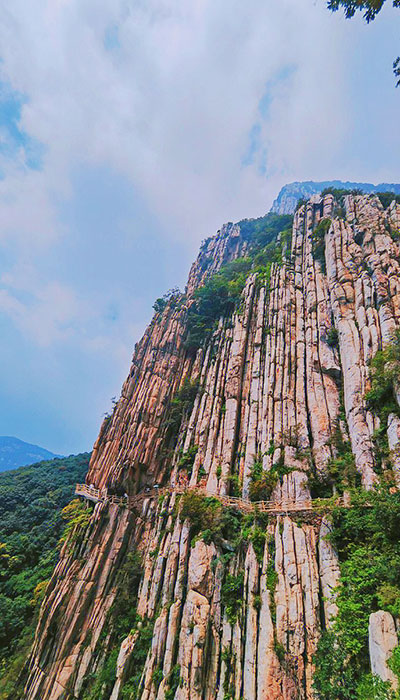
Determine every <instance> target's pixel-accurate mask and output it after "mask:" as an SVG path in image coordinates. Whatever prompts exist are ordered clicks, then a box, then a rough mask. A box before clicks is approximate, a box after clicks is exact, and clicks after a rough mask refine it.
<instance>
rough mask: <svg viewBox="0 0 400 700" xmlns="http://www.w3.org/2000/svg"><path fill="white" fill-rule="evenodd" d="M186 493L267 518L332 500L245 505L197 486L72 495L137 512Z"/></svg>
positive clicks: (85, 489) (90, 489) (87, 489)
mask: <svg viewBox="0 0 400 700" xmlns="http://www.w3.org/2000/svg"><path fill="white" fill-rule="evenodd" d="M187 492H196V493H199V494H201V495H203V496H209V497H213V498H216V499H217V500H218V501H220V503H221V504H222V505H223V506H225V507H226V508H237V509H238V510H241V511H243V512H244V513H252V512H254V511H258V512H259V513H271V514H276V513H303V512H307V511H314V512H315V511H318V510H319V509H320V508H321V507H323V505H324V503H325V504H326V505H328V504H329V505H330V506H332V499H329V498H327V499H321V498H319V499H317V500H316V501H312V500H307V501H303V500H301V501H291V500H282V501H245V500H243V499H242V498H237V497H235V496H224V495H221V494H218V493H211V492H209V491H207V490H206V489H204V488H202V487H200V486H188V487H186V488H184V487H180V486H178V487H174V488H172V489H171V488H169V487H164V488H152V489H150V490H149V491H142V492H141V493H139V494H137V495H136V496H133V497H132V498H129V497H128V496H114V495H112V494H108V493H107V490H102V491H100V490H99V489H96V488H95V487H94V486H93V485H92V484H89V485H88V484H77V485H76V489H75V493H76V495H77V496H83V497H84V498H87V499H88V500H90V501H93V502H94V503H97V502H107V503H114V504H118V505H120V506H124V507H128V508H137V507H138V506H140V505H142V504H143V502H144V501H145V500H146V499H148V498H155V497H158V496H161V495H162V496H163V495H166V494H169V493H177V494H182V493H187ZM335 505H337V506H344V505H346V504H345V501H344V499H343V497H338V498H337V499H335Z"/></svg>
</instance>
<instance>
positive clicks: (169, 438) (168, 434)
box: [163, 377, 200, 447]
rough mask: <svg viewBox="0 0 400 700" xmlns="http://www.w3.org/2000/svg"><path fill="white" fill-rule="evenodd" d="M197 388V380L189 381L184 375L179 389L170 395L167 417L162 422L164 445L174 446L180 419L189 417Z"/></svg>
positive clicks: (180, 422)
mask: <svg viewBox="0 0 400 700" xmlns="http://www.w3.org/2000/svg"><path fill="white" fill-rule="evenodd" d="M199 389H200V387H199V382H198V381H197V380H195V381H191V380H190V379H189V378H188V377H186V378H185V379H184V381H183V384H182V386H181V387H180V389H178V391H177V392H176V394H175V395H174V396H173V397H172V399H171V401H170V404H169V409H168V412H167V417H166V418H165V420H164V422H163V427H164V428H165V438H164V445H171V446H172V447H174V446H175V443H176V440H177V437H178V434H179V429H180V427H181V424H182V421H183V420H184V419H188V418H189V416H190V414H191V412H192V410H193V406H194V402H195V399H196V396H197V394H198V392H199Z"/></svg>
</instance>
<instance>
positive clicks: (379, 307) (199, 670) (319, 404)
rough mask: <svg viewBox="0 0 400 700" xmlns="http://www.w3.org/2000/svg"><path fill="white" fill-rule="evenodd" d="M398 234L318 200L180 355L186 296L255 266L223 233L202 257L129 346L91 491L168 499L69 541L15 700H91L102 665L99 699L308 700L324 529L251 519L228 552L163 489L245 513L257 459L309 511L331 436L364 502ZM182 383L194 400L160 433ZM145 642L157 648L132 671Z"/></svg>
mask: <svg viewBox="0 0 400 700" xmlns="http://www.w3.org/2000/svg"><path fill="white" fill-rule="evenodd" d="M322 219H329V221H330V223H329V225H328V227H327V229H326V233H325V237H324V256H323V260H322V264H321V262H320V261H318V260H316V256H315V249H314V248H315V242H314V232H315V230H316V227H317V225H318V223H319V222H320V221H321V220H322ZM399 228H400V206H399V205H396V204H394V203H393V204H392V205H391V206H390V207H389V208H388V209H387V210H384V209H383V207H382V205H381V204H380V202H379V200H378V199H376V198H371V197H368V196H356V197H353V196H348V197H346V198H345V212H342V211H338V207H337V203H336V202H335V201H334V199H333V196H332V195H327V196H325V197H324V198H320V197H319V196H314V197H313V198H312V200H311V201H310V202H308V203H307V204H306V205H304V206H302V207H301V208H300V209H298V211H297V212H296V214H295V216H294V222H293V232H292V249H291V255H290V257H288V258H287V259H283V261H282V263H281V264H278V263H276V262H275V263H273V264H272V266H271V269H270V276H269V278H268V279H267V278H266V276H265V275H264V276H263V275H262V274H258V273H257V272H256V271H254V270H253V271H251V273H250V274H249V275H248V277H247V280H246V284H245V286H244V289H243V292H242V298H241V303H240V307H239V308H236V310H235V311H234V312H233V313H232V315H231V316H230V317H223V318H221V319H220V320H219V322H218V324H217V327H215V328H214V329H213V331H212V332H210V334H209V336H208V338H207V339H206V341H205V342H204V345H203V347H200V348H199V349H198V350H197V351H193V349H188V347H187V345H186V343H185V340H186V335H187V319H188V313H189V309H190V307H191V305H192V304H193V303H194V297H193V294H194V291H195V290H196V289H197V288H198V287H199V286H200V285H202V284H203V283H204V282H205V280H207V279H208V278H209V277H210V275H212V274H214V273H215V272H217V271H218V270H220V269H221V267H222V266H223V265H225V264H226V263H227V262H231V261H232V260H235V259H237V258H238V257H243V256H246V255H248V253H249V250H250V244H249V240H248V239H245V238H244V237H243V236H242V234H241V230H240V226H238V225H233V224H228V225H226V226H224V227H223V228H222V229H221V231H220V232H219V233H218V234H217V236H216V237H214V238H211V239H208V240H207V241H205V242H204V244H203V246H202V249H201V252H200V254H199V257H198V259H197V261H196V262H195V263H194V265H193V266H192V269H191V272H190V275H189V281H188V286H187V289H186V293H185V295H181V296H180V297H178V298H177V297H174V298H173V299H171V300H170V301H168V302H167V303H166V305H165V308H164V309H163V310H162V311H159V312H157V313H156V314H155V316H154V318H153V320H152V321H151V323H150V325H149V327H148V329H147V330H146V332H145V334H144V337H143V338H142V340H141V341H140V342H139V343H138V344H137V346H136V348H135V353H134V357H133V362H132V367H131V370H130V373H129V376H128V378H127V380H126V382H125V383H124V385H123V388H122V393H121V397H120V399H119V401H118V403H117V404H116V406H115V409H114V411H113V414H112V415H111V416H110V417H109V418H107V419H106V420H105V421H104V423H103V425H102V427H101V430H100V434H99V437H98V439H97V441H96V444H95V447H94V450H93V455H92V459H91V464H90V469H89V473H88V476H87V483H88V484H93V485H94V486H96V487H98V488H100V489H106V490H107V492H108V493H109V494H115V495H119V496H124V494H128V495H129V496H133V495H134V494H136V493H138V492H141V491H143V490H144V489H146V487H148V486H152V485H154V484H160V485H170V486H171V493H170V494H169V495H167V496H166V497H163V498H160V499H155V498H154V497H152V498H147V499H146V500H145V501H144V503H143V505H142V507H141V511H140V512H135V511H132V510H129V509H127V508H125V509H124V508H121V507H120V506H118V505H115V504H114V505H113V504H112V503H110V502H104V503H100V504H98V505H96V507H95V509H94V512H93V515H92V518H91V522H90V524H89V526H88V528H87V530H86V531H85V532H83V533H81V534H80V535H79V537H78V539H77V540H76V541H75V542H74V541H72V542H71V541H70V542H67V544H66V545H65V547H64V549H63V551H62V554H61V558H60V561H59V563H58V565H57V568H56V570H55V573H54V575H53V578H52V580H51V582H50V584H49V588H48V591H47V595H46V599H45V601H44V603H43V606H42V609H41V614H40V620H39V624H38V629H37V633H36V638H35V643H34V647H33V651H32V654H31V658H30V676H29V680H28V683H27V686H26V698H27V700H39V699H40V700H55V699H56V698H57V699H58V698H60V699H61V698H62V699H63V700H72V698H77V699H82V700H84V698H85V697H90V695H85V693H86V692H87V691H88V689H90V687H91V686H90V684H91V682H92V680H93V676H94V675H95V674H96V672H98V671H99V669H101V668H103V667H104V664H105V662H106V660H107V659H108V658H109V656H110V654H111V653H113V654H114V656H115V660H116V661H115V663H116V674H115V677H114V679H113V682H112V684H111V685H110V690H109V691H107V693H108V695H107V694H106V695H104V692H105V691H104V687H106V688H107V687H108V686H107V685H105V686H104V687H103V690H102V692H103V695H102V697H103V696H104V697H109V698H110V699H111V700H119V699H120V698H122V690H123V689H124V688H126V687H129V682H130V679H132V677H133V676H134V675H135V674H138V675H135V678H136V680H135V683H136V688H135V692H137V697H138V698H140V699H141V700H155V699H157V700H164V699H165V700H172V699H173V698H175V699H176V700H196V699H198V700H224V698H227V697H229V698H234V699H235V700H236V699H237V700H239V698H245V699H246V700H274V699H275V700H297V699H298V698H300V699H301V700H306V699H311V698H313V697H314V694H313V688H312V680H313V669H314V666H313V655H314V653H315V650H316V647H317V644H318V640H319V638H320V635H321V630H322V629H323V628H325V627H326V626H329V625H330V624H332V621H333V619H334V617H335V615H336V605H335V588H336V586H337V583H338V579H339V564H338V559H337V555H336V552H335V550H334V548H333V547H332V545H331V543H330V542H329V538H328V537H327V536H328V535H329V521H328V520H326V519H322V518H321V517H320V516H318V514H315V513H309V514H308V516H307V517H306V516H301V517H300V516H298V517H296V516H294V515H293V514H290V513H282V514H281V515H279V516H278V517H276V516H275V517H271V518H269V520H268V522H266V520H265V519H264V520H262V519H260V520H259V521H257V523H256V525H254V523H253V525H252V527H253V530H252V533H253V534H252V535H251V537H250V536H244V535H243V540H242V541H240V542H239V544H238V543H237V542H236V544H235V546H233V544H232V543H231V542H230V541H228V540H227V539H226V537H225V539H224V538H223V537H222V536H219V538H214V540H215V541H214V540H213V538H212V537H211V536H210V537H207V536H205V537H203V539H200V538H197V539H196V538H194V539H193V531H192V530H191V523H190V522H189V520H183V519H181V516H180V514H179V507H178V506H177V494H176V492H174V487H175V486H176V485H178V484H182V483H183V482H184V483H186V484H190V485H196V484H201V485H202V486H203V487H204V488H205V489H206V490H207V491H208V495H212V494H217V495H220V494H229V493H232V492H233V489H234V488H236V489H240V494H241V497H242V498H243V499H248V498H249V496H250V491H251V487H252V484H253V482H254V465H255V463H257V465H258V467H257V468H258V469H261V472H262V474H263V475H264V476H265V475H267V474H269V475H270V476H271V475H273V474H275V482H273V484H272V488H271V498H272V500H274V501H276V502H277V503H279V502H281V501H282V500H283V501H285V500H290V501H295V502H296V503H297V504H301V503H306V502H308V501H309V500H310V497H311V490H310V489H311V485H312V480H315V479H316V478H317V477H319V479H320V480H322V482H323V480H324V478H325V476H326V474H327V472H328V471H329V465H330V463H331V460H332V459H333V458H335V456H336V454H337V442H335V440H336V441H337V439H338V435H339V436H340V440H342V441H344V442H346V443H347V444H348V445H349V446H350V447H351V450H352V452H353V455H354V461H355V468H356V470H357V472H358V474H359V477H360V480H361V481H362V483H363V485H364V486H365V487H366V488H371V487H372V486H373V484H374V483H375V481H376V479H377V473H376V457H375V453H374V449H373V434H374V430H375V428H376V427H377V424H378V419H377V417H376V416H374V415H373V414H372V413H371V411H370V410H369V408H368V406H367V404H366V401H365V393H366V391H367V390H368V388H369V361H370V359H371V358H372V357H373V355H374V354H375V352H376V351H377V350H378V349H380V348H381V347H382V344H383V343H385V342H388V341H389V340H390V337H391V333H392V332H393V330H394V329H395V328H399V327H400V262H399V261H400V249H399V243H398V242H397V239H396V237H395V236H392V235H391V233H390V232H391V231H394V230H399ZM185 387H186V390H187V391H188V387H189V389H190V391H189V394H190V398H188V399H185V402H186V403H184V404H182V405H184V408H183V409H182V411H181V413H179V416H178V421H177V420H176V415H177V414H176V412H175V414H173V415H174V416H175V418H174V421H175V423H173V421H172V418H171V416H172V413H171V411H172V409H173V408H174V406H175V409H176V406H177V399H176V397H177V396H182V395H183V394H182V391H183V390H184V389H185ZM179 392H181V393H179ZM174 401H175V404H174ZM176 410H177V409H176ZM396 420H398V419H396ZM396 420H395V418H393V419H392V420H391V421H390V423H389V441H390V446H391V448H392V449H395V448H396V445H397V442H398V426H397V423H396ZM173 425H174V426H175V428H176V432H175V433H174V435H173V439H172V437H171V435H172V427H171V426H173ZM175 428H174V430H175ZM191 448H196V449H193V452H192V456H193V464H192V465H191V466H190V469H186V471H185V470H184V469H183V467H182V458H183V456H185V455H187V454H188V453H189V450H190V449H191ZM260 465H261V466H260ZM256 526H257V527H256ZM255 527H256V529H254V528H255ZM257 528H258V529H257ZM243 529H244V530H245V527H244V526H243ZM260 531H261V536H260ZM254 533H256V534H254ZM257 533H258V536H259V539H258V540H257V538H256V535H257ZM132 552H140V554H141V558H142V563H143V573H142V575H141V580H140V586H139V588H138V591H137V592H136V593H135V595H134V596H133V598H132V599H131V601H130V603H129V605H128V607H129V606H131V607H132V609H134V610H135V611H136V614H137V617H138V620H139V623H138V624H136V627H135V629H134V630H129V629H127V630H126V632H125V638H124V641H123V642H122V646H119V645H120V642H121V640H119V641H118V646H117V647H115V644H116V636H115V633H114V627H113V624H114V623H113V619H114V618H113V610H115V601H118V598H119V596H120V594H121V590H122V586H123V581H122V578H123V577H121V576H120V575H119V573H120V572H121V570H122V569H123V566H124V565H125V564H126V563H127V562H128V569H127V570H128V571H129V561H130V560H129V559H128V555H129V554H130V553H132ZM124 571H125V569H124ZM229 596H231V598H230V597H229ZM376 615H378V613H376ZM389 617H390V616H389ZM371 619H372V622H371V635H370V639H371V650H372V651H371V660H372V666H373V669H375V671H376V673H378V674H379V675H381V677H383V676H382V673H383V670H382V669H383V667H384V663H385V661H386V658H387V653H388V651H389V648H390V649H392V648H393V645H392V643H393V639H394V638H393V636H392V633H391V631H390V630H389V627H390V625H389V623H388V621H387V620H386V618H385V619H384V620H383V621H382V620H381V618H379V620H381V622H379V620H378V618H376V617H375V618H373V616H372V617H371ZM140 620H141V621H142V622H140ZM378 622H379V624H378ZM114 626H115V625H114ZM390 629H391V628H390ZM143 630H147V631H148V630H152V633H151V640H150V644H149V646H148V648H146V650H145V651H146V653H145V654H144V656H145V660H144V661H141V664H142V665H141V666H140V667H139V668H137V666H138V663H139V662H138V659H139V658H140V659H142V656H140V654H138V649H139V647H140V648H142V649H143V644H144V641H143V640H144V638H145V634H144V631H143ZM389 638H390V639H389ZM140 645H142V646H140ZM391 645H392V646H391ZM141 653H143V652H141ZM382 659H383V661H382ZM104 683H105V681H104ZM132 692H133V690H132ZM128 697H129V696H128ZM132 697H133V695H132Z"/></svg>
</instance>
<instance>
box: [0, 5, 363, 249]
mask: <svg viewBox="0 0 400 700" xmlns="http://www.w3.org/2000/svg"><path fill="white" fill-rule="evenodd" d="M321 10H322V11H321ZM3 13H4V15H5V16H4V17H3V22H2V29H1V35H0V39H1V41H0V44H1V46H2V51H3V56H2V58H3V74H4V75H5V76H6V77H7V79H8V80H9V81H10V83H11V84H12V85H13V86H14V87H15V89H18V90H19V91H21V92H22V93H24V94H26V95H27V96H28V98H29V100H28V102H27V103H26V104H25V106H24V107H23V110H22V124H21V126H22V128H23V129H24V130H25V131H26V132H27V133H29V134H30V135H32V137H33V138H35V139H37V140H38V141H40V142H41V143H43V144H45V146H46V148H47V150H46V157H45V169H44V178H45V180H46V183H45V184H47V187H48V188H49V189H50V190H51V189H52V188H56V189H58V190H59V191H60V192H61V193H66V191H67V190H66V189H65V188H68V178H69V173H70V169H71V167H73V165H74V163H76V162H79V161H83V162H90V163H107V164H109V165H110V166H111V167H113V168H115V169H116V170H117V171H119V172H123V173H125V174H126V175H128V177H129V178H130V179H131V181H132V183H133V184H134V185H135V187H136V188H138V189H139V190H140V191H141V192H142V193H143V196H145V197H146V199H147V201H148V202H149V203H150V205H151V207H152V208H153V209H154V210H157V212H158V214H159V215H160V216H164V217H165V216H166V217H169V218H171V219H172V220H173V221H174V223H175V224H176V225H177V226H178V227H179V229H180V232H181V233H180V235H182V234H183V230H184V229H185V228H187V227H189V226H190V227H191V228H192V229H193V227H195V230H194V232H193V233H194V235H198V233H199V230H200V229H203V230H204V228H206V227H207V228H208V227H209V226H212V225H213V224H214V222H216V221H219V222H220V223H222V222H221V215H222V216H223V218H226V216H228V217H229V218H235V217H236V216H240V215H241V214H243V213H245V212H249V213H251V212H252V210H254V209H256V210H257V211H260V210H262V209H263V208H264V209H265V208H266V202H267V200H269V201H270V200H271V199H272V196H273V195H274V194H275V189H276V187H277V184H276V183H277V182H279V181H282V179H284V178H285V177H287V176H290V174H291V173H294V172H296V173H297V172H299V171H301V167H302V166H303V167H304V161H306V162H309V161H311V162H315V157H310V148H311V149H313V150H317V151H318V152H319V153H322V155H323V158H322V160H323V162H327V161H328V163H329V158H330V156H331V152H332V151H333V150H334V149H335V144H337V141H338V139H340V138H342V137H343V133H344V131H345V129H346V126H347V114H346V109H345V102H346V100H347V99H348V98H349V95H348V94H347V93H346V84H345V82H344V81H343V73H344V63H345V61H346V60H347V55H346V54H347V52H348V48H349V47H348V46H346V45H343V41H342V39H343V33H344V30H343V25H342V24H341V23H339V22H337V21H335V19H334V18H333V17H332V16H331V15H329V14H328V13H327V11H326V10H325V8H320V7H317V6H316V5H315V4H314V3H311V2H308V1H307V0H303V1H302V2H299V0H282V1H281V2H279V3H276V2H275V1H274V0H250V1H249V2H246V3H244V2H243V1H242V0H229V2H228V1H226V2H219V3H216V2H213V1H211V0H203V1H202V2H200V1H198V2H194V3H182V1H181V0H179V1H178V0H148V1H147V2H146V3H144V2H143V3H141V2H133V1H132V2H127V1H126V0H119V1H117V0H114V1H113V2H110V1H107V2H105V1H103V2H101V3H99V2H97V0H80V1H79V2H78V0H70V1H69V2H58V3H55V2H54V0H51V1H48V2H42V1H40V2H39V0H36V1H35V0H34V1H33V2H31V3H29V4H28V6H27V3H26V2H25V1H24V0H14V2H13V4H12V6H9V7H8V9H6V10H4V9H3ZM328 24H329V30H330V31H329V36H328V41H327V40H326V28H327V26H328ZM110 27H116V29H115V31H116V32H117V34H116V36H117V37H118V45H117V46H116V47H115V48H114V49H112V50H107V49H106V48H105V44H104V41H105V36H106V32H107V30H108V29H109V28H110ZM299 27H301V31H299ZM339 45H341V46H343V50H342V51H340V52H338V46H339ZM21 47H24V51H21ZM287 65H292V66H294V67H295V70H294V72H293V74H292V76H291V78H290V79H289V80H287V81H286V82H285V81H283V82H282V83H281V82H279V81H276V83H275V85H274V86H272V87H271V95H270V100H271V108H270V114H269V115H268V116H267V118H266V120H265V121H264V123H263V127H264V129H263V145H264V147H265V148H266V149H267V169H268V172H270V173H271V174H273V176H274V177H273V179H272V182H270V183H268V182H266V180H265V178H264V177H263V176H262V175H261V174H260V173H259V172H258V171H257V168H256V167H253V168H251V167H248V168H245V169H243V168H241V167H240V162H241V158H242V156H243V153H244V152H245V149H246V145H247V140H248V134H249V131H250V129H251V127H252V125H253V124H254V123H255V122H256V121H257V120H259V115H258V102H259V100H260V98H261V96H262V94H263V92H264V90H265V86H266V84H267V82H268V81H271V80H273V79H274V78H275V77H276V75H277V74H278V73H279V71H280V70H281V69H282V67H284V66H287ZM332 112H334V113H335V119H334V120H332V119H331V118H330V115H331V114H332ZM328 130H329V132H330V139H329V138H327V136H328ZM329 141H330V143H329ZM321 149H322V150H321ZM25 177H28V175H25ZM41 209H42V207H41ZM13 213H14V212H13ZM194 221H195V222H197V224H196V223H194ZM38 223H39V222H38ZM208 232H209V231H207V233H208Z"/></svg>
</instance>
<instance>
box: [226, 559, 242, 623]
mask: <svg viewBox="0 0 400 700" xmlns="http://www.w3.org/2000/svg"><path fill="white" fill-rule="evenodd" d="M243 582H244V574H243V572H240V573H239V574H237V576H234V575H233V574H229V573H228V574H226V576H225V580H224V583H223V584H222V588H221V601H222V604H223V605H224V606H225V613H226V617H227V618H228V620H229V622H230V623H231V625H233V624H234V622H235V621H236V620H237V617H238V615H239V611H240V609H241V606H242V602H243Z"/></svg>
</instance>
